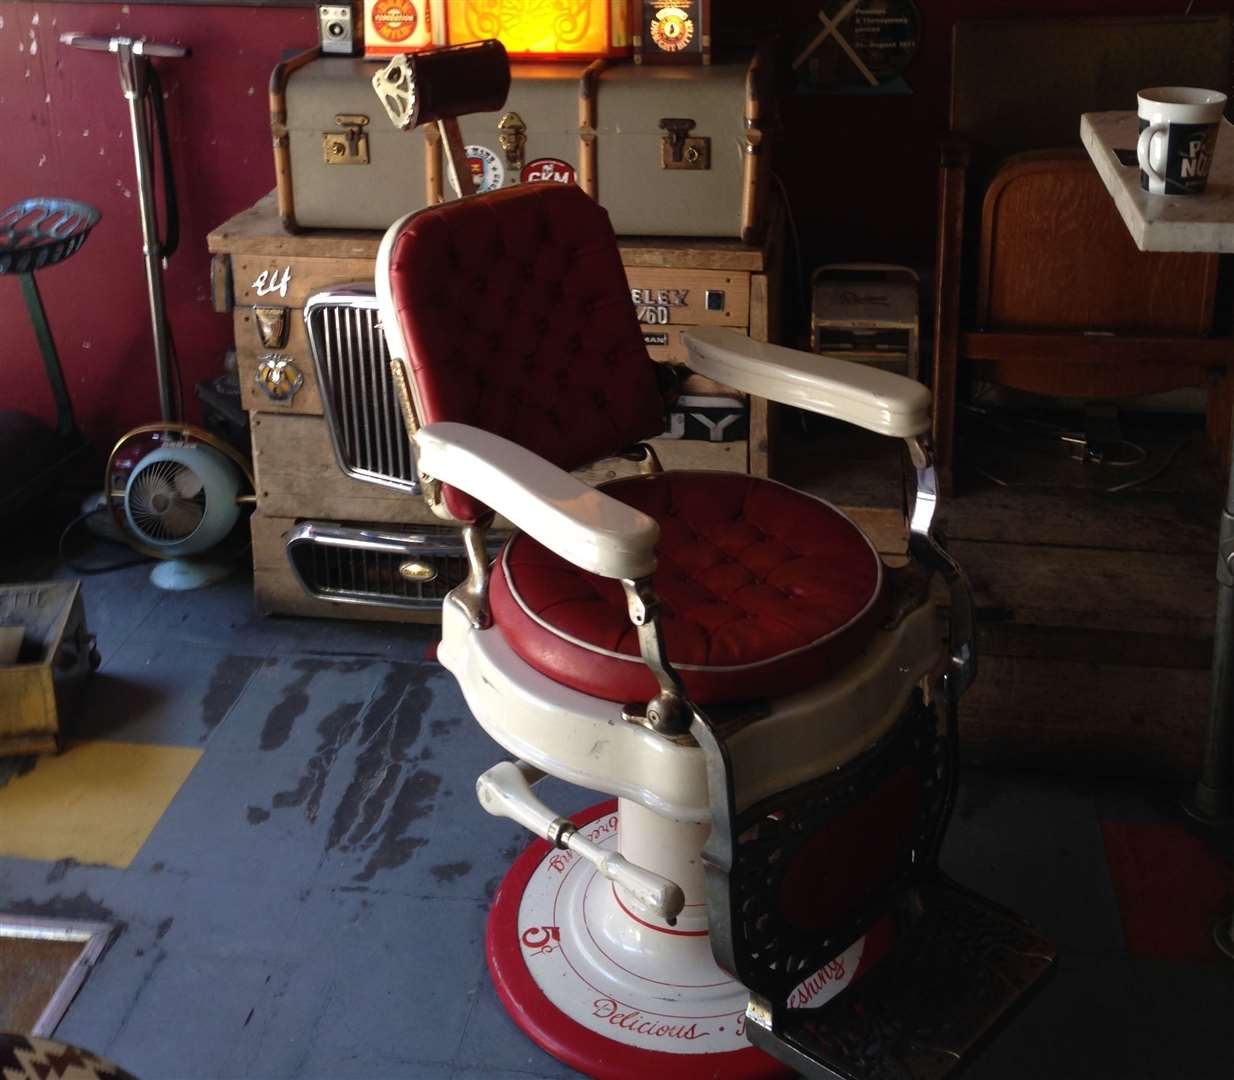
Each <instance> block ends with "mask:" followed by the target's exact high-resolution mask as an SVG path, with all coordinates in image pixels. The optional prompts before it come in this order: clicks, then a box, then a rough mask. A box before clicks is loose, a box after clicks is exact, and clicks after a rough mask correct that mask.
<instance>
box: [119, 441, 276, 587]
mask: <svg viewBox="0 0 1234 1080" xmlns="http://www.w3.org/2000/svg"><path fill="white" fill-rule="evenodd" d="M152 447H153V448H152ZM103 490H104V498H105V500H106V503H107V506H108V508H109V509H110V510H111V514H112V518H113V520H114V521H115V522H116V524H117V525H118V526H119V527H120V529H121V531H122V533H123V534H124V538H125V539H126V540H127V541H128V542H129V544H131V545H132V546H133V547H134V548H136V549H137V550H138V551H139V552H141V553H142V554H143V555H149V556H150V557H152V558H154V559H158V560H159V562H158V563H157V564H156V565H155V567H154V569H153V570H152V571H151V572H150V580H151V581H152V582H153V583H154V584H155V585H157V586H159V588H162V589H199V588H202V587H203V586H205V585H210V584H213V583H214V582H216V581H219V580H221V579H222V578H224V577H226V576H227V574H228V573H229V572H230V569H231V563H232V561H233V559H234V557H235V555H236V554H238V550H239V548H241V547H243V544H244V530H243V529H237V527H236V526H237V525H238V524H239V522H240V516H241V514H242V512H243V509H244V508H245V507H246V506H251V505H253V503H254V502H255V501H256V496H255V495H254V494H253V474H252V472H251V471H250V469H249V466H248V462H246V461H245V460H244V458H243V456H241V455H240V454H239V453H238V452H237V451H236V450H234V449H232V447H230V446H228V445H227V444H226V443H224V442H222V441H221V440H220V439H217V438H215V436H213V435H211V434H210V432H208V431H203V430H202V429H201V428H198V427H194V426H193V425H191V424H179V423H166V424H144V425H142V426H141V427H138V428H134V429H133V430H132V431H130V432H128V433H127V434H125V435H124V436H123V437H122V438H121V439H120V441H119V442H118V443H116V445H115V448H114V449H113V450H112V452H111V455H110V457H108V459H107V473H106V480H105V487H104V489H103Z"/></svg>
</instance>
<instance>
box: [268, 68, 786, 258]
mask: <svg viewBox="0 0 1234 1080" xmlns="http://www.w3.org/2000/svg"><path fill="white" fill-rule="evenodd" d="M377 70H378V67H377V65H376V64H374V63H373V62H365V61H364V60H359V59H352V58H347V57H323V56H321V55H320V54H319V52H318V50H310V51H309V52H307V53H304V54H302V55H301V56H299V57H296V58H295V59H293V60H290V61H287V62H286V63H284V64H281V65H279V67H277V68H276V69H275V71H274V75H273V76H272V78H271V118H272V123H273V133H274V152H275V163H276V174H277V177H278V193H279V212H280V216H281V217H282V219H283V222H284V225H285V226H286V227H287V228H289V229H292V230H295V229H311V228H343V229H385V228H387V227H388V226H389V225H390V224H391V223H393V222H394V221H395V220H396V219H397V218H399V217H401V216H402V215H403V214H406V213H409V212H411V211H414V210H419V209H422V208H423V207H425V206H429V205H432V204H433V203H436V202H439V201H441V199H442V198H443V197H444V198H453V197H454V192H453V190H452V189H451V186H450V184H449V183H448V182H444V183H443V178H444V176H445V172H444V165H443V154H442V147H441V143H440V140H439V137H438V135H437V131H436V129H435V128H434V127H426V128H424V129H421V130H418V131H412V132H405V131H398V130H396V129H395V128H394V127H393V125H392V124H391V123H390V121H389V119H388V118H387V117H386V115H385V112H384V110H383V108H382V106H381V103H380V102H379V101H378V99H377V96H376V95H375V94H374V92H373V89H372V86H371V85H370V80H371V78H372V76H373V74H374V72H375V71H377ZM762 70H763V69H762V65H761V62H760V60H759V58H758V57H755V59H754V60H753V61H750V62H741V63H735V64H717V65H711V66H707V67H692V68H682V67H649V66H646V65H642V66H636V65H629V64H610V63H607V62H605V61H595V62H593V63H591V64H589V65H584V64H568V63H567V64H562V63H552V64H549V63H525V64H515V65H513V79H512V83H511V87H510V96H509V99H508V100H507V102H506V106H505V108H504V109H502V110H501V111H499V112H493V113H480V114H475V115H470V116H464V117H462V118H461V119H460V129H461V132H462V136H463V141H464V143H465V144H466V145H467V147H468V158H469V163H470V164H471V166H472V169H473V173H474V176H475V179H476V181H477V189H478V190H481V191H483V190H487V189H488V188H490V187H495V186H501V187H508V186H510V185H513V184H517V183H521V182H530V181H531V180H539V179H547V178H553V179H559V180H565V181H567V182H569V181H573V182H576V183H578V184H579V185H580V186H581V187H582V188H583V190H585V191H586V192H587V193H588V194H590V195H591V196H593V197H594V198H597V199H598V200H599V201H600V203H601V204H602V205H603V206H604V207H605V208H606V209H607V210H608V212H609V214H610V215H611V217H612V220H613V228H614V230H615V231H616V232H617V233H618V235H622V236H709V237H740V238H741V239H743V240H745V241H746V242H747V243H753V242H757V241H758V239H759V238H760V237H761V235H762V232H763V229H764V225H765V222H764V218H765V210H764V204H765V194H766V187H767V185H766V184H765V183H764V182H763V174H764V155H763V154H762V153H761V150H762V145H761V144H762V140H763V135H762V126H761V125H762V124H763V122H764V120H765V115H764V114H765V112H766V109H765V105H766V101H767V95H766V94H765V93H764V92H763V90H762V86H761V83H762ZM760 117H762V119H760ZM665 121H667V122H668V123H662V122H665ZM366 156H367V161H364V160H362V159H363V158H365V157H366ZM331 162H333V163H331Z"/></svg>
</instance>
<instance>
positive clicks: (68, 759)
mask: <svg viewBox="0 0 1234 1080" xmlns="http://www.w3.org/2000/svg"><path fill="white" fill-rule="evenodd" d="M201 755H202V751H201V750H195V749H192V748H189V747H183V746H152V745H150V744H147V743H126V742H81V743H69V744H68V747H67V749H65V751H64V752H63V753H61V754H59V755H57V756H54V757H43V758H39V759H38V764H37V765H35V767H34V769H33V770H32V771H30V772H28V773H26V775H25V776H18V777H15V778H14V779H12V780H10V781H9V783H7V784H6V785H5V786H4V787H0V855H10V856H16V857H17V858H21V859H45V860H47V861H49V862H52V861H55V860H57V859H76V860H77V861H78V862H85V863H105V864H107V865H109V866H119V867H126V866H128V865H129V863H131V862H132V861H133V857H134V856H135V855H136V854H137V852H138V851H139V850H140V849H141V845H142V844H144V843H145V842H146V837H148V836H149V835H150V832H151V831H152V830H153V828H154V826H155V825H157V824H158V820H159V818H161V817H162V816H163V811H164V810H166V809H167V807H168V806H169V805H170V804H171V800H172V799H174V798H175V797H176V792H177V791H179V790H180V785H181V784H183V783H184V781H185V780H186V779H187V778H188V775H189V773H191V772H192V771H193V766H194V765H196V764H197V759H198V758H199V757H201Z"/></svg>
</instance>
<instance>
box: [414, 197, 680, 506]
mask: <svg viewBox="0 0 1234 1080" xmlns="http://www.w3.org/2000/svg"><path fill="white" fill-rule="evenodd" d="M502 253H504V254H502ZM390 285H391V291H392V293H393V296H394V305H395V308H396V311H397V312H398V318H399V323H400V326H401V328H402V331H403V337H404V340H405V341H406V343H407V349H408V352H409V353H410V356H409V357H408V359H409V361H410V364H411V368H412V375H413V378H414V379H415V383H416V393H417V397H418V400H419V403H420V409H421V412H422V414H423V415H422V416H421V417H420V420H421V421H422V422H423V423H426V424H428V423H434V422H436V421H440V420H454V421H459V422H461V423H465V424H473V425H475V426H476V427H481V428H484V429H485V430H487V431H492V432H494V433H496V434H498V435H501V436H503V437H505V438H507V439H511V440H512V441H514V442H517V443H520V444H521V445H523V446H525V447H527V448H528V449H530V450H532V451H534V452H535V453H537V454H539V455H540V456H542V457H544V458H547V459H548V460H549V461H551V462H553V463H554V464H556V465H559V466H560V467H562V468H565V469H575V468H579V467H580V466H583V465H586V464H590V463H591V462H592V461H595V460H598V459H599V458H602V457H605V456H607V455H610V454H613V453H616V452H617V451H619V450H621V449H624V448H625V447H627V446H629V445H631V444H632V443H635V442H637V441H639V440H640V439H645V438H649V437H651V436H654V435H657V434H659V432H660V431H661V430H662V428H663V403H662V401H661V399H660V396H659V394H658V392H657V390H656V383H655V375H654V372H653V369H652V363H651V361H650V359H649V358H648V356H647V350H646V347H645V346H644V344H643V339H642V333H641V331H640V329H639V326H638V321H637V317H636V315H635V312H634V306H633V305H632V304H631V303H630V300H629V292H628V290H627V284H626V278H625V271H624V269H623V268H622V266H621V260H620V257H619V255H618V252H617V242H616V238H615V237H614V236H613V232H612V227H611V226H610V224H609V221H608V215H607V213H606V212H605V211H604V210H603V209H602V208H601V207H599V206H598V205H597V204H596V203H595V202H593V201H592V200H591V199H589V198H588V197H587V196H586V195H585V194H583V192H582V191H581V190H580V189H579V188H577V187H574V186H572V185H561V184H529V185H520V186H518V187H514V188H506V189H503V190H500V191H496V192H491V193H489V194H486V195H478V196H474V197H472V198H469V199H461V200H458V201H456V202H451V203H445V204H443V205H441V206H438V207H433V208H432V209H430V210H426V211H424V212H422V213H420V214H417V215H416V216H415V217H413V218H411V219H410V220H409V221H408V223H407V224H406V225H405V226H404V228H403V231H402V232H401V233H400V234H399V236H398V237H397V239H396V240H395V243H394V247H393V251H392V253H391V259H390ZM532 370H534V371H535V372H536V373H537V374H538V375H539V376H540V378H539V380H537V381H536V382H534V383H533V384H531V385H529V384H528V376H529V373H530V372H531V371H532ZM545 372H551V373H552V377H551V378H549V379H547V380H546V379H545V377H544V373H545ZM601 402H602V404H601ZM512 404H518V406H519V407H518V408H512V407H511V406H512ZM444 495H445V499H446V506H447V507H448V509H449V510H450V512H451V513H452V514H454V515H455V516H456V517H458V518H460V519H463V520H474V519H475V518H476V517H478V516H479V515H480V514H482V513H483V512H484V509H485V508H484V507H482V506H480V505H479V504H477V503H476V502H475V500H473V499H471V498H470V497H469V496H467V495H465V494H464V493H462V492H459V491H456V490H453V489H451V488H448V487H447V488H446V490H445V492H444Z"/></svg>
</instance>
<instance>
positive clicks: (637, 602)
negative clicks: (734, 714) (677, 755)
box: [621, 577, 693, 738]
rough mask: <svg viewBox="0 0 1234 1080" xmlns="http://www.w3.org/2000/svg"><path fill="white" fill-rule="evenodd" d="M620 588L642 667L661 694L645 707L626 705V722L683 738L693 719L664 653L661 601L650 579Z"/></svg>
mask: <svg viewBox="0 0 1234 1080" xmlns="http://www.w3.org/2000/svg"><path fill="white" fill-rule="evenodd" d="M621 587H622V588H623V589H624V590H625V593H626V607H627V609H628V611H629V613H630V621H631V622H632V623H633V624H634V625H635V627H636V628H637V629H638V647H639V652H640V653H642V656H643V663H645V664H646V665H647V666H648V667H649V668H650V669H651V672H652V674H653V675H655V677H656V682H657V683H659V684H660V692H659V693H658V694H656V696H655V697H653V698H652V699H651V700H650V701H649V702H647V704H646V705H642V704H639V705H627V706H626V709H625V712H624V713H623V715H624V716H626V717H627V719H630V720H633V721H636V722H638V723H646V724H647V725H648V726H649V727H650V728H651V729H652V730H653V731H656V732H658V733H659V734H661V735H665V736H668V737H670V738H671V737H678V736H682V735H685V734H686V732H687V731H688V730H689V728H690V723H691V721H692V719H693V709H692V708H691V707H690V702H689V701H688V700H687V698H686V692H685V686H684V684H683V683H682V681H681V676H679V675H678V674H677V672H676V671H674V670H673V666H672V664H670V663H669V662H668V657H667V656H666V655H665V650H664V628H663V626H662V625H661V623H660V598H659V597H658V596H656V593H655V590H654V589H653V588H652V586H651V578H649V577H645V578H625V579H623V580H622V582H621Z"/></svg>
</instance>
